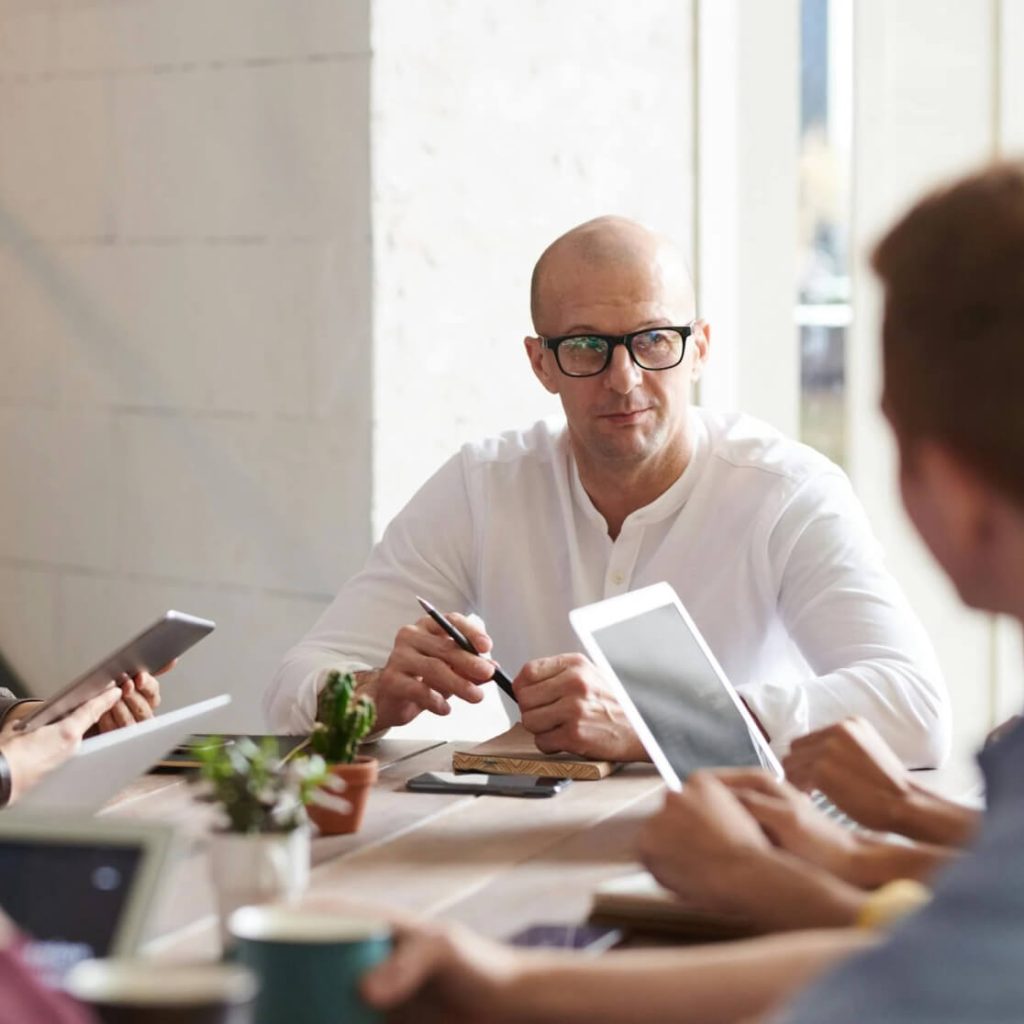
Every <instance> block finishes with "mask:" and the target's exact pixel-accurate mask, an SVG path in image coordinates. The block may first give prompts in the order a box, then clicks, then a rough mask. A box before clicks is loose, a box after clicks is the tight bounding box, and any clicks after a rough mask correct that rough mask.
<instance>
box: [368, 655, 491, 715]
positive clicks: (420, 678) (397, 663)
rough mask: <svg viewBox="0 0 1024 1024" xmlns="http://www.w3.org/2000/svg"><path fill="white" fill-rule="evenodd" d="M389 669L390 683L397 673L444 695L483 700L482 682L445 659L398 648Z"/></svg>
mask: <svg viewBox="0 0 1024 1024" xmlns="http://www.w3.org/2000/svg"><path fill="white" fill-rule="evenodd" d="M387 669H388V673H389V674H388V677H387V678H386V680H385V681H386V682H387V683H388V684H389V685H390V681H391V677H392V676H393V675H395V674H398V675H401V676H402V677H404V678H405V679H406V680H408V681H412V682H417V683H420V684H421V685H424V686H427V687H428V688H429V689H431V690H434V691H435V692H436V693H437V694H439V695H440V696H441V697H444V698H449V697H461V698H462V699H463V700H466V701H469V703H470V704H477V703H479V702H480V701H481V700H483V696H484V695H483V692H482V691H481V689H480V683H477V682H474V681H472V680H469V679H466V678H464V677H463V676H461V675H459V673H458V672H456V671H455V670H454V669H453V668H452V667H451V666H450V665H449V664H448V662H446V661H445V660H444V659H442V658H436V657H433V656H431V655H427V654H424V653H422V652H421V651H417V650H412V649H409V648H406V649H402V650H399V649H397V648H396V649H395V651H394V652H393V653H392V658H391V660H390V661H389V662H388V665H387Z"/></svg>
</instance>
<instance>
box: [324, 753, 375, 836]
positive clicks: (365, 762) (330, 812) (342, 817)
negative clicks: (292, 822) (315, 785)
mask: <svg viewBox="0 0 1024 1024" xmlns="http://www.w3.org/2000/svg"><path fill="white" fill-rule="evenodd" d="M330 772H331V774H332V775H336V776H337V777H338V778H339V779H341V780H342V781H343V782H344V783H345V788H344V789H343V790H342V791H341V792H338V793H335V791H334V790H328V793H329V794H330V795H331V796H338V797H340V798H341V799H342V800H345V801H346V802H347V803H348V804H349V805H350V809H349V810H347V811H339V810H336V809H335V808H333V807H324V806H321V805H320V804H316V803H311V804H310V805H309V806H308V807H307V808H306V810H307V811H308V812H309V817H310V819H311V820H312V822H313V824H314V825H316V827H317V828H318V829H320V834H321V835H324V836H345V835H348V834H349V833H350V832H358V831H359V826H360V825H362V823H363V812H364V811H365V810H366V800H367V798H368V797H369V795H370V788H371V787H372V786H373V784H374V783H375V782H376V781H377V758H375V757H368V756H367V755H365V754H358V755H357V756H356V759H355V760H354V761H353V762H352V763H351V764H332V765H330Z"/></svg>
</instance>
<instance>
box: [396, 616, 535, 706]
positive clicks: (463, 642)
mask: <svg viewBox="0 0 1024 1024" xmlns="http://www.w3.org/2000/svg"><path fill="white" fill-rule="evenodd" d="M416 600H417V601H419V603H420V607H421V608H422V609H423V610H424V611H425V612H426V613H427V614H428V615H429V616H430V617H431V618H432V619H433V620H434V621H435V622H436V623H437V624H438V625H439V626H440V627H441V628H442V629H443V630H444V631H445V632H446V633H447V634H448V635H449V636H450V637H451V638H452V639H453V640H454V641H455V642H456V643H457V644H458V645H459V646H460V647H461V648H462V649H463V650H464V651H468V652H469V653H470V654H477V655H479V654H480V652H479V651H478V650H477V649H476V648H475V647H474V646H473V645H472V644H471V643H470V642H469V640H468V639H466V635H465V634H464V633H463V632H462V631H461V630H459V629H456V628H455V627H454V626H453V625H452V624H451V623H450V622H449V621H448V620H447V619H446V618H445V617H444V616H443V615H442V614H441V613H440V612H439V611H438V610H437V609H436V608H435V607H434V606H433V605H432V604H431V603H430V602H429V601H425V600H424V599H423V598H422V597H419V596H417V598H416ZM491 679H493V680H494V682H496V683H497V684H498V685H499V686H500V687H501V688H502V690H504V691H505V693H507V694H508V695H509V696H510V697H511V698H512V699H513V700H515V701H516V703H517V704H518V703H519V701H517V700H516V694H515V691H514V690H513V689H512V680H511V679H509V677H508V676H507V675H505V673H504V672H502V671H501V669H500V668H498V666H497V665H495V666H494V675H493V676H491Z"/></svg>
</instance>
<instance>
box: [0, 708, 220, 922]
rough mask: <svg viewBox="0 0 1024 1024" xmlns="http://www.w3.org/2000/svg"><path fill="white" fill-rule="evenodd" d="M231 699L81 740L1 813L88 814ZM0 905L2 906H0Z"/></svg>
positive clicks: (183, 709) (169, 712) (198, 730)
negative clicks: (61, 762) (65, 812)
mask: <svg viewBox="0 0 1024 1024" xmlns="http://www.w3.org/2000/svg"><path fill="white" fill-rule="evenodd" d="M230 703H231V698H230V697H229V696H228V695H227V694H222V695H221V696H219V697H211V698H210V699H209V700H204V701H200V703H198V704H189V705H188V706H187V707H184V708H181V709H179V710H178V711H168V712H166V713H165V714H162V715H157V716H156V717H154V718H150V719H148V720H147V721H145V722H136V724H135V725H129V726H125V728H123V729H115V730H114V731H113V732H108V733H104V734H103V735H102V736H94V737H92V738H90V739H87V740H83V741H82V745H81V746H80V747H79V748H78V751H77V752H76V753H75V754H74V755H73V756H72V757H70V758H69V759H68V760H67V761H65V762H64V764H62V765H61V766H60V767H59V768H56V769H54V770H53V771H52V772H50V774H49V775H47V776H46V777H45V778H44V779H42V781H40V782H39V783H38V784H37V785H36V786H34V787H33V788H32V789H30V790H29V791H28V792H27V793H25V795H24V796H22V797H21V798H19V800H18V802H17V804H16V805H15V806H14V807H13V808H12V809H11V810H8V811H5V812H4V814H3V817H4V819H6V818H7V816H8V815H14V814H20V813H21V811H22V810H26V811H39V810H50V811H71V812H73V813H77V814H92V813H94V812H96V811H98V810H99V809H100V808H101V807H102V806H103V805H104V804H105V803H106V802H107V801H108V800H109V799H110V798H111V797H113V796H116V795H117V793H119V792H120V791H121V790H122V789H124V787H125V786H127V785H128V783H129V782H132V781H134V780H135V779H136V778H138V777H139V776H140V775H142V774H143V773H144V772H145V771H147V770H148V769H149V768H151V767H152V766H153V765H154V764H156V762H157V761H159V760H160V759H161V758H162V757H163V756H164V755H165V754H166V753H167V752H168V751H169V750H174V748H175V747H177V746H178V744H179V743H181V741H182V740H183V739H185V737H186V736H190V735H191V734H192V733H195V732H203V731H205V730H204V729H202V728H200V727H201V726H204V725H207V724H208V723H209V721H210V719H211V718H212V717H213V716H214V715H215V714H216V713H217V712H218V711H220V710H221V709H222V708H225V707H227V706H228V705H229V704H230ZM0 905H2V904H0Z"/></svg>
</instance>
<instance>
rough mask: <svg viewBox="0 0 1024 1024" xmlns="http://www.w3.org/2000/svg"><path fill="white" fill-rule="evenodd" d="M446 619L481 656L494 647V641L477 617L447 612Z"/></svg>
mask: <svg viewBox="0 0 1024 1024" xmlns="http://www.w3.org/2000/svg"><path fill="white" fill-rule="evenodd" d="M446 618H447V619H448V620H449V621H450V622H451V624H452V625H453V626H454V627H455V628H456V629H457V630H458V631H459V632H460V633H461V634H462V635H463V636H464V637H465V638H466V639H467V640H468V641H469V642H470V643H471V644H472V645H473V647H474V648H476V650H478V651H479V652H480V653H481V654H486V653H487V652H488V651H490V650H491V649H492V648H493V647H494V641H493V640H492V639H491V638H490V636H489V634H488V632H487V630H486V629H485V628H484V624H483V620H482V619H481V618H480V616H479V615H461V614H460V613H459V612H449V613H448V615H447V616H446Z"/></svg>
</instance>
